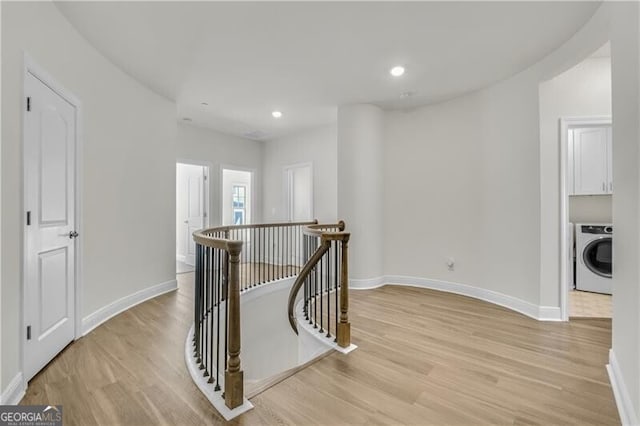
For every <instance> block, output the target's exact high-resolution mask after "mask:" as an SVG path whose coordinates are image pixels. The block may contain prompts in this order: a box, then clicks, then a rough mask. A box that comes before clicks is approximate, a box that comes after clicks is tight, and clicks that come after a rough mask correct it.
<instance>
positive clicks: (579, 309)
mask: <svg viewBox="0 0 640 426" xmlns="http://www.w3.org/2000/svg"><path fill="white" fill-rule="evenodd" d="M569 315H570V316H571V318H572V319H573V318H611V316H612V315H613V304H612V301H611V295H610V294H598V293H590V292H588V291H580V290H571V291H569Z"/></svg>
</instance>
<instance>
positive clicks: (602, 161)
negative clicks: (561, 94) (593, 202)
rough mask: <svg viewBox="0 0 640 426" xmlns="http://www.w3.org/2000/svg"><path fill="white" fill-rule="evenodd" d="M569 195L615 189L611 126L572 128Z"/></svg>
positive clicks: (589, 193) (598, 193)
mask: <svg viewBox="0 0 640 426" xmlns="http://www.w3.org/2000/svg"><path fill="white" fill-rule="evenodd" d="M568 139H569V195H603V194H611V193H613V166H612V165H613V161H612V158H613V156H612V143H611V126H602V127H584V128H574V129H571V130H569V138H568Z"/></svg>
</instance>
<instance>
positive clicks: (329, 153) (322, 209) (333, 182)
mask: <svg viewBox="0 0 640 426" xmlns="http://www.w3.org/2000/svg"><path fill="white" fill-rule="evenodd" d="M336 149H337V144H336V128H335V125H334V126H325V127H320V128H317V129H312V130H309V131H306V132H302V133H298V134H295V135H292V136H287V137H283V138H280V139H274V140H271V141H268V142H264V183H263V187H262V188H263V196H264V209H263V212H264V213H263V217H264V221H265V222H281V221H285V220H287V209H286V186H285V175H284V167H286V166H290V165H294V164H300V163H312V164H313V207H314V218H315V219H318V220H319V221H320V222H321V223H331V222H335V221H336V219H338V218H337V197H338V196H337V185H338V183H337V182H338V180H337V179H338V172H337V151H336Z"/></svg>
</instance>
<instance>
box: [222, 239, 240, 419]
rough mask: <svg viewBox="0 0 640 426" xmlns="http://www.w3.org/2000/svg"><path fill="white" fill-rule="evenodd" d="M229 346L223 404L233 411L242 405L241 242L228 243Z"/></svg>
mask: <svg viewBox="0 0 640 426" xmlns="http://www.w3.org/2000/svg"><path fill="white" fill-rule="evenodd" d="M228 251H229V294H228V297H229V300H228V308H227V309H229V312H228V321H229V346H228V351H229V353H228V356H229V362H228V363H227V371H225V375H224V402H225V405H226V406H227V407H229V408H230V409H234V408H236V407H238V406H240V405H242V400H243V397H244V385H243V373H242V370H241V369H240V282H239V280H240V275H239V270H240V252H241V251H242V242H241V241H229V242H228Z"/></svg>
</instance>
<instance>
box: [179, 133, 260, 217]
mask: <svg viewBox="0 0 640 426" xmlns="http://www.w3.org/2000/svg"><path fill="white" fill-rule="evenodd" d="M262 149H263V148H262V142H256V141H251V140H248V139H243V138H239V137H235V136H229V135H225V134H224V133H219V132H216V131H214V130H209V129H204V128H201V127H196V126H190V125H186V124H178V137H177V149H176V158H177V159H178V160H195V161H198V162H201V163H207V164H208V165H209V166H210V167H211V169H210V179H211V181H210V182H209V190H210V192H211V193H210V194H209V200H210V204H211V206H210V208H209V212H210V213H211V218H210V220H209V224H210V226H219V225H221V224H222V217H221V215H220V214H221V212H222V208H221V205H220V201H221V199H222V198H221V197H222V192H221V188H222V186H221V185H222V166H229V167H231V168H234V167H238V168H241V169H251V170H254V171H255V173H254V186H255V187H256V188H260V187H261V185H262V180H261V175H262ZM254 192H255V198H254V199H253V201H254V203H255V204H254V209H253V213H254V217H253V219H252V221H253V222H254V223H259V222H260V221H261V220H262V217H261V216H262V197H261V194H260V191H254Z"/></svg>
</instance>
